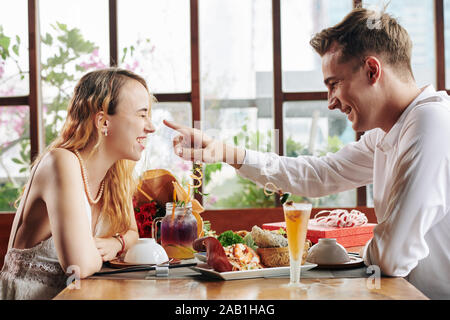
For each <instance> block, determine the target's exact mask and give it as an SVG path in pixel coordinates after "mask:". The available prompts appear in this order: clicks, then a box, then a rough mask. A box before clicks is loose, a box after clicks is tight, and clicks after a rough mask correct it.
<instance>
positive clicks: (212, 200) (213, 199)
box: [207, 196, 217, 205]
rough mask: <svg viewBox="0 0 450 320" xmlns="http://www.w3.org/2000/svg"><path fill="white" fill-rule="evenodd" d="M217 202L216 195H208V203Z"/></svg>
mask: <svg viewBox="0 0 450 320" xmlns="http://www.w3.org/2000/svg"><path fill="white" fill-rule="evenodd" d="M216 202H217V197H216V196H209V197H208V201H207V203H208V204H209V205H213V204H215V203H216Z"/></svg>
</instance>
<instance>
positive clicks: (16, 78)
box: [0, 0, 29, 97]
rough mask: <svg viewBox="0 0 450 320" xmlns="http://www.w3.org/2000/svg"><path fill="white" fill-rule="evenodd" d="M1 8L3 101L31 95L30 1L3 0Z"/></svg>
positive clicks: (0, 81) (0, 79)
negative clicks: (4, 98) (29, 56)
mask: <svg viewBox="0 0 450 320" xmlns="http://www.w3.org/2000/svg"><path fill="white" fill-rule="evenodd" d="M0 8H3V10H0V97H6V96H23V95H28V92H29V84H28V79H29V78H28V73H29V65H28V5H27V1H25V0H18V1H8V0H0ZM6 8H7V9H6ZM5 9H6V10H5Z"/></svg>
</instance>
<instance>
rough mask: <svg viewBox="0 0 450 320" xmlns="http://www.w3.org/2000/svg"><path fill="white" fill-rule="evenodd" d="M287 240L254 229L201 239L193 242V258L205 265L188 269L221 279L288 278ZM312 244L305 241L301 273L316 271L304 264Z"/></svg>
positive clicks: (277, 235) (309, 265)
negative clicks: (310, 270)
mask: <svg viewBox="0 0 450 320" xmlns="http://www.w3.org/2000/svg"><path fill="white" fill-rule="evenodd" d="M287 245H288V242H287V239H286V237H285V236H284V235H283V234H281V233H279V232H277V231H268V230H263V229H261V228H259V227H258V226H254V227H253V228H252V231H251V232H248V231H238V232H233V231H231V230H229V231H225V232H224V233H222V234H220V235H219V236H218V237H217V238H215V237H203V238H199V239H196V240H195V241H194V243H193V246H194V250H196V251H197V253H196V255H195V256H196V258H197V259H198V260H199V261H201V262H204V263H202V264H198V265H197V266H195V267H191V269H193V270H195V271H197V272H200V273H201V274H202V275H205V276H208V277H213V278H218V279H222V280H236V279H248V278H261V277H277V276H289V269H290V268H289V250H288V247H287ZM310 245H311V243H310V242H306V244H305V250H304V251H305V252H304V254H303V259H302V266H301V271H306V270H309V269H312V268H315V267H316V266H317V264H314V263H309V262H306V254H307V252H308V249H309V247H310Z"/></svg>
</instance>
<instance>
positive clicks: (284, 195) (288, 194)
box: [280, 193, 291, 204]
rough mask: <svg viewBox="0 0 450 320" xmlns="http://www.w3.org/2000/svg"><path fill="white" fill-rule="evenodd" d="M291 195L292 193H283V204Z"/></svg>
mask: <svg viewBox="0 0 450 320" xmlns="http://www.w3.org/2000/svg"><path fill="white" fill-rule="evenodd" d="M290 195H291V194H290V193H283V195H282V196H281V199H280V202H281V204H285V202H286V201H287V200H288V198H289V196H290Z"/></svg>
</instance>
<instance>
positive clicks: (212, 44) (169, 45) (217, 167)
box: [0, 0, 450, 211]
mask: <svg viewBox="0 0 450 320" xmlns="http://www.w3.org/2000/svg"><path fill="white" fill-rule="evenodd" d="M357 5H363V6H365V7H371V8H379V7H380V6H381V7H382V6H383V5H384V2H383V1H374V0H370V1H369V0H368V1H354V0H340V1H333V0H301V1H300V0H164V1H160V0H145V1H143V0H127V1H125V0H109V1H108V0H95V1H92V0H89V1H88V0H77V1H73V0H72V1H70V0H39V1H33V0H28V1H27V0H15V1H9V0H0V8H2V10H0V211H15V209H14V207H13V203H14V201H15V199H16V198H17V196H18V194H19V192H20V190H21V188H22V187H23V185H24V183H25V181H26V179H27V177H28V174H29V166H30V161H31V159H32V158H34V157H35V155H36V153H37V152H39V151H42V150H43V148H45V146H46V145H48V144H49V143H50V142H51V141H52V140H53V139H54V138H55V137H56V135H57V134H58V132H59V130H60V128H61V126H62V124H63V122H64V120H65V115H66V111H65V110H66V108H67V105H68V102H69V100H70V98H71V95H72V92H73V88H74V85H75V83H76V82H77V81H78V79H79V78H80V77H81V76H82V75H83V74H85V73H86V72H88V71H91V70H94V69H99V68H104V67H107V66H110V65H117V66H119V67H122V68H126V69H130V70H132V71H134V72H136V73H138V74H140V75H142V76H143V77H144V78H145V79H146V80H147V83H148V85H149V87H150V90H151V92H152V93H153V94H155V95H156V97H157V98H158V100H159V102H158V103H156V104H155V105H154V106H153V109H152V118H153V122H154V124H155V126H156V127H157V131H156V132H155V133H154V134H152V135H151V136H150V137H149V139H147V148H146V150H145V153H144V154H143V157H142V159H141V160H140V161H139V162H138V164H137V166H136V175H139V174H140V173H142V172H143V171H145V170H148V169H152V168H165V169H168V170H170V171H171V172H172V173H173V174H174V175H175V176H176V177H177V179H178V180H179V181H180V182H182V183H184V184H186V183H188V182H189V179H190V177H189V175H190V173H191V170H192V163H190V162H187V161H183V160H181V159H180V158H178V157H176V156H175V155H174V154H173V151H172V143H171V138H172V136H173V134H174V133H173V132H172V131H171V130H169V129H167V128H165V127H164V126H163V125H162V119H169V120H173V121H177V122H180V123H184V124H186V125H189V126H192V125H196V126H197V127H199V128H201V129H203V130H206V131H207V132H208V133H210V134H212V135H214V136H215V137H218V138H220V139H223V140H226V141H227V142H229V143H232V144H236V145H240V146H244V147H246V148H250V149H254V150H260V151H268V152H269V151H271V152H277V153H280V154H283V155H286V156H292V157H296V156H299V155H313V156H321V155H324V154H326V153H328V152H336V151H338V150H339V149H340V148H342V147H343V146H344V145H346V144H348V143H351V142H353V141H355V140H356V139H357V138H358V136H357V135H356V134H355V132H354V131H353V130H352V128H351V124H350V123H349V121H348V120H347V119H346V117H345V115H343V114H342V113H340V112H338V111H334V112H331V111H329V110H328V109H327V102H326V92H325V91H326V88H325V86H324V84H323V78H322V72H321V62H320V57H319V56H318V55H317V54H315V53H314V52H313V51H312V49H311V48H310V46H309V40H310V38H311V36H312V35H313V34H314V33H316V32H319V31H320V30H321V29H323V28H326V27H329V26H332V25H334V24H336V23H337V22H339V21H340V20H341V19H342V18H343V17H344V16H345V15H346V14H347V13H348V12H349V11H350V10H351V9H352V8H353V7H354V6H357ZM30 8H32V9H30ZM30 10H32V12H30ZM387 11H388V12H389V13H391V14H393V15H394V16H395V17H397V18H398V19H399V21H400V23H401V24H402V25H403V26H404V27H405V28H406V29H407V30H408V32H409V34H410V36H411V38H412V40H413V43H414V48H413V56H412V66H413V71H414V74H415V78H416V81H417V82H418V84H419V85H420V86H424V85H427V84H433V85H434V87H435V88H437V89H449V88H450V0H391V1H390V4H389V6H388V7H387ZM30 15H31V16H32V17H34V18H35V19H36V20H35V21H34V22H35V23H34V24H33V25H30V23H31V22H33V21H32V20H30ZM36 34H37V36H36V38H33V37H35V35H36ZM30 39H36V49H37V50H34V49H33V50H29V48H30V45H29V43H30ZM30 61H31V63H30ZM33 70H34V71H33ZM33 72H34V73H33ZM36 72H37V73H36ZM38 115H39V116H38ZM41 141H42V142H41ZM36 146H37V147H36ZM203 169H204V178H203V179H204V180H203V186H204V187H203V193H204V194H206V195H205V196H203V197H202V198H201V199H200V200H201V201H202V202H203V205H204V206H205V207H206V209H211V210H212V209H232V208H267V207H274V206H276V205H277V202H276V200H275V198H273V197H271V198H267V197H265V196H264V193H263V192H262V190H261V188H259V187H258V186H256V185H255V184H254V183H252V182H251V181H249V180H246V179H243V178H241V177H239V176H237V174H236V173H235V170H234V169H233V168H231V167H230V166H228V165H225V164H220V163H217V164H208V165H205V166H204V167H203ZM295 199H302V198H301V197H296V198H295ZM307 200H309V201H311V202H312V203H313V204H314V206H316V207H355V206H357V205H362V206H368V207H370V206H373V200H372V191H371V186H367V187H363V188H360V190H359V191H358V190H350V191H347V192H343V193H340V194H335V195H330V196H327V197H322V198H314V199H307Z"/></svg>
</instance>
